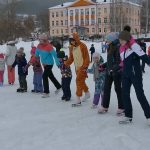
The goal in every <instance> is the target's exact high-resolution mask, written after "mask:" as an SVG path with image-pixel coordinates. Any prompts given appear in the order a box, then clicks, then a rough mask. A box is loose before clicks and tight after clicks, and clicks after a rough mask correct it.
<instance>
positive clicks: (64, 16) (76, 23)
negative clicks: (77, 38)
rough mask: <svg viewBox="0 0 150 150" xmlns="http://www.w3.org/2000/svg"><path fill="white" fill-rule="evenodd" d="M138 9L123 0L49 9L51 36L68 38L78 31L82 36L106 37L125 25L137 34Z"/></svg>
mask: <svg viewBox="0 0 150 150" xmlns="http://www.w3.org/2000/svg"><path fill="white" fill-rule="evenodd" d="M140 10H141V6H140V5H138V4H135V3H131V2H129V1H126V0H117V3H116V4H115V5H114V4H113V3H112V0H105V2H104V0H97V1H96V3H94V2H92V1H91V0H76V1H75V2H67V3H64V4H63V5H58V6H55V7H51V8H49V23H50V24H49V29H50V35H51V36H58V37H61V36H62V35H63V36H68V35H71V33H72V32H73V31H78V32H79V34H80V35H81V36H92V35H106V34H107V33H109V32H110V31H120V30H122V28H123V26H124V25H126V24H128V25H130V26H131V27H132V32H136V33H139V32H140Z"/></svg>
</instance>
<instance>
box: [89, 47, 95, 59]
mask: <svg viewBox="0 0 150 150" xmlns="http://www.w3.org/2000/svg"><path fill="white" fill-rule="evenodd" d="M90 52H91V62H92V56H93V53H95V47H94V44H92V45H91V48H90Z"/></svg>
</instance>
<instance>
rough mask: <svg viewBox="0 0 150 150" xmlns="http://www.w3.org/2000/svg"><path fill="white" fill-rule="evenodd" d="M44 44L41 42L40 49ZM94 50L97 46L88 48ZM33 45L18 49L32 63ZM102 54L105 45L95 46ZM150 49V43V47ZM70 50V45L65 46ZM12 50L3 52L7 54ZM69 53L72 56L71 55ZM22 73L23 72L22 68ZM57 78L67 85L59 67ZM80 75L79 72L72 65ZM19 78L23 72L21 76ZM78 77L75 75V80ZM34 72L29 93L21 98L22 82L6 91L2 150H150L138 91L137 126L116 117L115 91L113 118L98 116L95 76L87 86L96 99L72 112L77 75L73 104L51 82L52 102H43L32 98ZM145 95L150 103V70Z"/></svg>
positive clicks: (0, 100) (0, 119) (1, 107)
mask: <svg viewBox="0 0 150 150" xmlns="http://www.w3.org/2000/svg"><path fill="white" fill-rule="evenodd" d="M37 43H38V42H35V44H37ZM86 44H87V46H88V48H89V47H90V45H91V44H92V43H91V42H86ZM30 45H31V43H30V42H28V43H25V42H20V43H18V44H17V47H18V48H19V47H21V46H23V47H24V48H25V52H26V56H27V59H28V60H29V57H30V53H29V51H30ZM94 45H95V47H96V51H100V50H101V44H100V43H94ZM148 45H150V43H149V44H148ZM65 47H67V45H66V46H65ZM5 48H6V46H0V51H5ZM66 51H68V50H67V49H66ZM102 55H103V56H104V58H106V54H102ZM16 71H17V68H16ZM53 71H54V74H55V76H56V77H57V79H58V80H59V81H60V80H61V75H60V71H59V69H58V68H57V67H56V66H54V68H53ZM72 71H73V72H74V66H73V65H72ZM16 74H17V72H16ZM73 75H74V74H73ZM32 78H33V72H32V67H31V68H30V69H29V75H28V77H27V81H28V92H27V93H22V94H20V93H16V89H17V88H18V80H17V76H16V83H15V85H14V86H9V85H8V84H7V71H6V72H5V85H4V86H3V87H1V88H0V150H148V149H149V147H150V128H149V127H148V126H147V124H146V119H145V117H144V114H143V111H142V109H141V107H140V105H139V103H138V102H137V98H136V96H135V92H134V89H132V90H131V98H132V102H133V109H134V120H133V121H134V122H133V124H131V125H126V126H122V125H119V124H118V121H119V119H120V117H117V116H116V115H115V113H116V110H117V100H116V95H115V92H114V89H113V88H112V95H111V104H110V109H109V113H108V114H105V115H99V114H97V110H96V109H94V110H93V109H91V108H90V107H91V104H92V98H93V94H94V82H93V77H92V75H89V78H88V79H87V84H88V85H89V88H90V92H91V99H90V100H89V101H88V102H85V103H83V106H82V107H78V108H72V107H71V104H72V103H73V102H74V100H75V89H76V88H75V75H74V77H73V79H72V83H71V89H72V101H70V102H63V101H61V100H60V98H61V96H62V93H60V94H59V95H55V94H54V91H55V88H54V86H53V85H52V84H51V82H50V91H51V93H50V97H49V98H47V99H42V98H41V95H40V94H32V93H30V90H31V89H32V88H33V85H32ZM143 82H144V90H145V94H146V96H147V98H148V100H149V102H150V92H149V87H150V68H149V67H148V66H146V73H145V74H144V80H143Z"/></svg>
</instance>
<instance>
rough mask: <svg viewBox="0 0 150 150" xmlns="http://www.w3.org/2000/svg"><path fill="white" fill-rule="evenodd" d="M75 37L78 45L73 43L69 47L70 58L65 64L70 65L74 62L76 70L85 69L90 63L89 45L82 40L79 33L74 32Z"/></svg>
mask: <svg viewBox="0 0 150 150" xmlns="http://www.w3.org/2000/svg"><path fill="white" fill-rule="evenodd" d="M73 39H75V41H76V44H77V45H76V47H75V46H73V45H71V46H70V47H69V59H68V60H67V61H66V62H65V65H67V66H70V65H71V64H72V63H73V62H74V64H75V68H76V71H78V70H85V69H87V68H88V66H89V64H90V58H89V53H88V49H87V46H86V45H85V44H84V43H82V42H81V41H80V38H79V36H78V34H77V33H73Z"/></svg>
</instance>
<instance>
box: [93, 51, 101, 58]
mask: <svg viewBox="0 0 150 150" xmlns="http://www.w3.org/2000/svg"><path fill="white" fill-rule="evenodd" d="M92 58H93V59H94V58H98V59H100V53H98V52H95V53H93V55H92Z"/></svg>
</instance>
